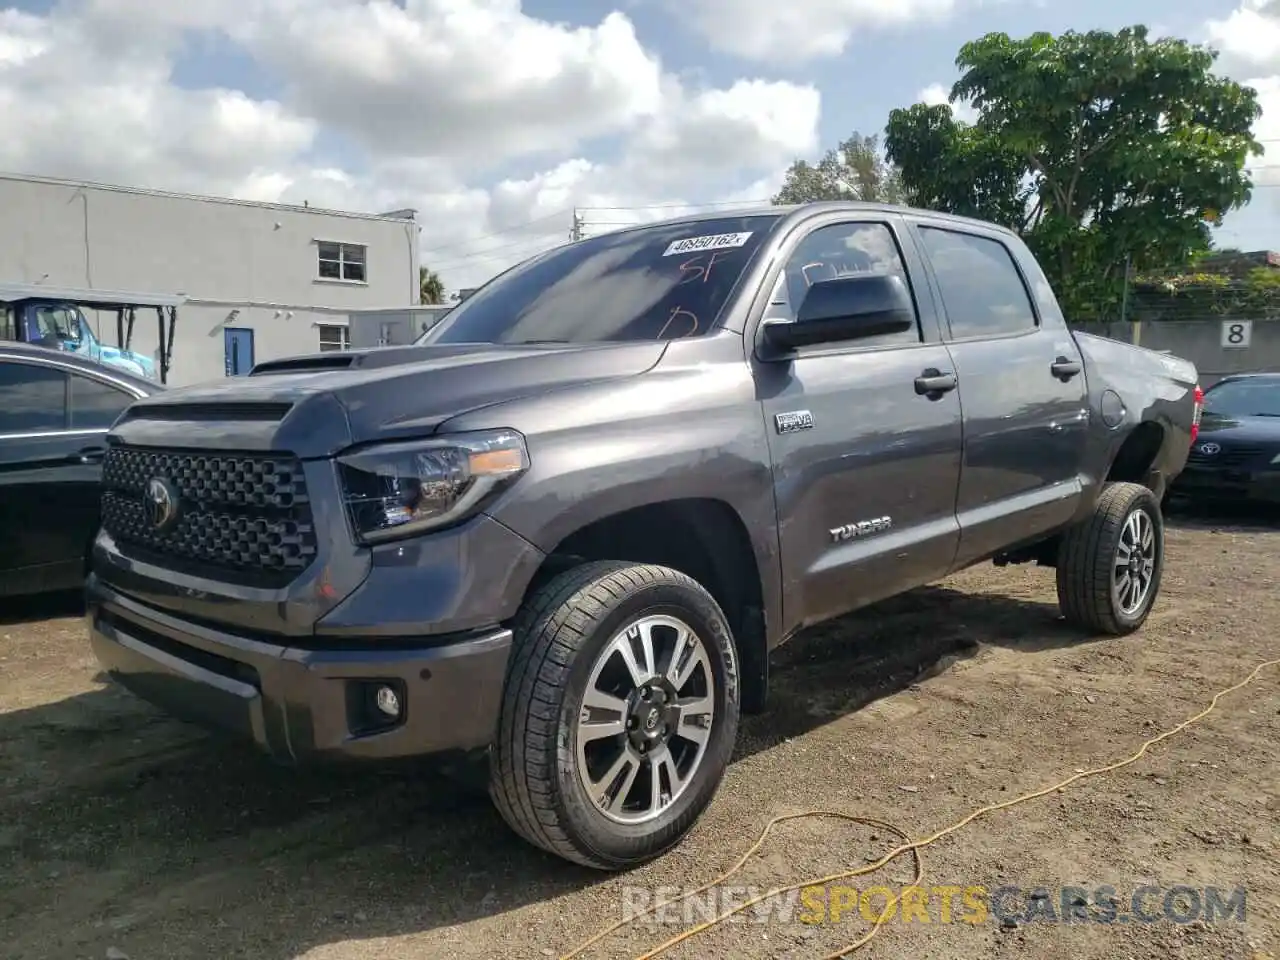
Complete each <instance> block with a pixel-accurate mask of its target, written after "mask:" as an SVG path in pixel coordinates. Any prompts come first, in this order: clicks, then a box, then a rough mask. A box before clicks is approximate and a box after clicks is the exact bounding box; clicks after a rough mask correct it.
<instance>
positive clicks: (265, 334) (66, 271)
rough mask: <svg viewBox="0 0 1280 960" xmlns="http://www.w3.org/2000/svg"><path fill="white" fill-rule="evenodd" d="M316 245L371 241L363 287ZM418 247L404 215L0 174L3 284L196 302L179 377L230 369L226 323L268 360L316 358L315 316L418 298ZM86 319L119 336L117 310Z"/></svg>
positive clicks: (184, 327)
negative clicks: (245, 334) (325, 262)
mask: <svg viewBox="0 0 1280 960" xmlns="http://www.w3.org/2000/svg"><path fill="white" fill-rule="evenodd" d="M319 240H328V241H336V242H341V243H352V244H363V245H364V246H365V247H366V248H367V249H366V277H367V280H366V282H364V283H357V282H353V281H341V280H325V279H321V278H320V277H319V276H318V257H317V248H316V242H317V241H319ZM417 241H418V226H417V224H416V223H415V222H414V221H412V220H409V219H406V218H405V217H390V216H370V215H363V214H345V213H335V212H333V211H322V210H309V209H306V208H303V207H286V206H281V205H274V204H253V203H241V202H236V201H229V200H216V199H208V198H200V197H188V196H182V195H176V194H159V193H153V192H148V191H138V190H127V189H122V188H116V187H108V186H101V185H86V184H78V183H70V182H65V181H53V180H41V179H37V178H25V177H0V279H4V280H9V281H16V282H21V283H42V284H47V285H49V286H63V287H91V288H98V289H109V290H123V291H130V292H138V293H143V292H146V293H185V294H186V295H187V296H188V297H190V298H191V300H190V302H189V303H188V304H186V305H185V306H182V307H179V309H178V326H177V332H176V335H175V338H174V351H173V363H172V368H171V370H170V376H169V382H170V383H171V384H175V385H180V384H185V383H192V382H197V381H201V380H209V379H215V378H218V377H222V376H223V375H224V371H225V363H224V360H225V348H224V333H223V328H224V327H234V328H247V329H250V330H253V331H254V338H253V339H254V354H255V356H254V359H255V360H257V361H262V360H269V359H274V358H278V357H282V356H290V355H295V354H300V353H312V352H315V351H316V350H317V349H318V348H319V331H318V329H317V326H316V325H317V324H318V323H329V324H337V325H345V324H346V323H347V315H348V314H349V313H350V312H351V311H353V310H359V309H367V308H370V307H390V306H395V305H403V304H411V303H417V301H418V253H417V248H418V242H417ZM233 311H236V312H235V313H234V314H233ZM86 316H88V317H89V319H90V322H91V323H93V322H95V319H96V321H97V322H96V326H97V331H98V335H99V337H100V338H101V339H102V340H103V341H104V342H106V343H111V344H114V343H115V338H116V332H115V315H114V314H113V313H112V314H107V313H104V314H102V315H101V316H98V317H96V318H95V316H94V314H93V313H91V312H89V311H86ZM158 345H159V344H158V337H157V324H156V318H155V312H154V310H143V311H139V313H138V322H137V325H136V326H135V328H134V338H133V343H132V348H133V349H134V350H137V351H139V352H144V353H147V354H150V355H151V356H153V357H154V356H156V355H157V349H158Z"/></svg>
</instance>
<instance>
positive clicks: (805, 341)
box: [764, 274, 916, 353]
mask: <svg viewBox="0 0 1280 960" xmlns="http://www.w3.org/2000/svg"><path fill="white" fill-rule="evenodd" d="M915 325H916V311H915V305H914V303H913V302H912V300H911V293H910V291H908V290H907V286H906V284H905V283H903V281H902V279H901V278H900V277H896V276H891V275H887V274H875V275H870V276H861V275H860V276H851V277H835V278H833V279H831V280H819V281H818V282H817V283H815V284H813V286H811V287H809V289H808V291H807V292H806V293H805V296H804V299H803V300H802V301H801V302H800V308H799V309H798V310H797V311H796V319H795V320H794V321H790V320H768V321H765V324H764V338H765V342H766V343H768V344H769V346H771V347H773V348H775V349H777V350H780V351H783V352H788V353H789V352H790V351H792V350H794V349H796V348H797V347H808V346H814V345H817V344H822V343H841V342H844V341H848V340H863V339H866V338H868V337H879V336H883V335H885V334H889V333H905V332H906V331H908V330H910V329H912V328H913V327H914V326H915Z"/></svg>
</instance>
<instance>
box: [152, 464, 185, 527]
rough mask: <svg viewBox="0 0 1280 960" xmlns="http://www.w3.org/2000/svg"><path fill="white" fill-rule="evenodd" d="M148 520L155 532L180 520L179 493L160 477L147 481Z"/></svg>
mask: <svg viewBox="0 0 1280 960" xmlns="http://www.w3.org/2000/svg"><path fill="white" fill-rule="evenodd" d="M145 506H146V511H147V520H148V521H150V523H151V527H152V529H153V530H156V531H157V532H158V531H161V530H164V529H165V528H166V527H169V526H172V525H173V522H174V521H175V520H177V519H178V491H176V490H175V489H173V484H171V483H170V482H169V481H168V480H162V479H161V478H160V477H152V478H151V479H150V480H149V481H147V500H146V505H145Z"/></svg>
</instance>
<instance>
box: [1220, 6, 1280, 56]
mask: <svg viewBox="0 0 1280 960" xmlns="http://www.w3.org/2000/svg"><path fill="white" fill-rule="evenodd" d="M1277 14H1280V7H1278V6H1277V5H1276V4H1275V2H1274V0H1244V3H1242V4H1241V5H1240V6H1239V7H1237V8H1236V9H1235V10H1233V11H1232V12H1231V13H1230V14H1229V15H1228V16H1227V17H1226V19H1224V20H1210V21H1209V22H1208V24H1207V25H1206V32H1207V33H1208V35H1209V42H1210V43H1211V44H1213V46H1214V47H1216V48H1217V49H1218V50H1220V51H1221V52H1222V54H1223V56H1224V58H1225V59H1226V61H1227V64H1228V65H1230V64H1231V63H1232V61H1242V62H1243V63H1245V64H1248V65H1249V67H1277V68H1280V16H1278V15H1277Z"/></svg>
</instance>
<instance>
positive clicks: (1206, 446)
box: [1200, 443, 1222, 457]
mask: <svg viewBox="0 0 1280 960" xmlns="http://www.w3.org/2000/svg"><path fill="white" fill-rule="evenodd" d="M1221 449H1222V447H1220V446H1219V445H1218V444H1216V443H1202V444H1200V452H1201V453H1203V454H1204V455H1205V456H1206V457H1212V456H1213V455H1214V454H1215V453H1217V452H1218V451H1219V450H1221Z"/></svg>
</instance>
